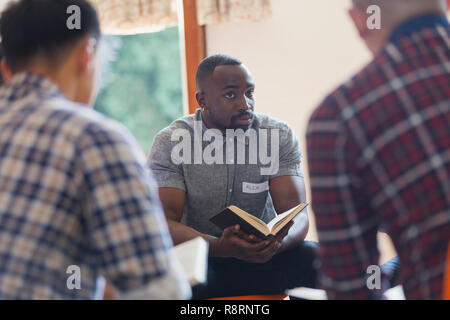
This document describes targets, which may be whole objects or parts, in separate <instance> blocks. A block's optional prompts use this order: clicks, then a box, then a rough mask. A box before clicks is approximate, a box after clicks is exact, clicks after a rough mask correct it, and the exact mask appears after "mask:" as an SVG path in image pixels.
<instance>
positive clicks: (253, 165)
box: [149, 109, 303, 236]
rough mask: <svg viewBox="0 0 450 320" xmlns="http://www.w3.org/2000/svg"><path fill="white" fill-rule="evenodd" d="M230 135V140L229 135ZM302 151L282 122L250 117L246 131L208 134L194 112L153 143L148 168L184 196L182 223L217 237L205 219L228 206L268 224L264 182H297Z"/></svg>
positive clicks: (270, 213)
mask: <svg viewBox="0 0 450 320" xmlns="http://www.w3.org/2000/svg"><path fill="white" fill-rule="evenodd" d="M233 133H234V135H233ZM301 156H302V154H301V151H300V147H299V143H298V140H297V138H296V136H295V134H294V132H293V131H292V129H291V128H290V127H289V125H288V124H286V123H285V122H282V121H279V120H276V119H274V118H271V117H269V116H267V115H263V114H258V113H255V120H254V121H253V124H252V126H251V128H250V129H249V130H247V131H246V132H245V133H244V132H243V131H242V130H241V131H236V132H233V131H232V130H229V131H227V135H226V136H223V135H222V134H220V133H219V131H217V130H208V129H207V128H206V126H205V125H204V123H203V121H202V118H201V111H200V109H198V110H197V111H196V112H195V114H192V115H188V116H185V117H182V118H180V119H178V120H176V121H174V122H173V123H172V124H171V125H170V126H169V127H167V128H165V129H163V130H162V131H161V132H159V133H158V135H157V136H156V137H155V140H154V142H153V145H152V149H151V152H150V157H149V165H150V168H151V169H152V171H153V174H154V177H155V179H156V181H157V182H158V185H159V187H161V188H177V189H181V190H184V191H185V192H186V202H185V207H184V212H183V217H182V220H181V222H182V223H184V224H186V225H188V226H190V227H192V228H194V229H196V230H197V231H199V232H202V233H206V234H210V235H213V236H220V234H221V232H222V230H220V229H219V228H217V227H216V226H215V225H213V224H212V223H211V222H210V221H209V219H210V218H211V217H213V216H214V215H215V214H217V213H219V212H220V211H221V210H223V209H224V208H226V207H227V206H230V205H235V206H238V207H239V208H241V209H243V210H245V211H247V212H249V213H251V214H253V215H255V216H256V217H258V218H260V219H262V220H263V221H265V222H268V221H270V220H272V219H273V218H274V217H275V216H276V213H275V209H274V206H273V203H272V198H271V197H270V193H269V181H270V179H272V178H275V177H279V176H299V177H303V175H302V172H301Z"/></svg>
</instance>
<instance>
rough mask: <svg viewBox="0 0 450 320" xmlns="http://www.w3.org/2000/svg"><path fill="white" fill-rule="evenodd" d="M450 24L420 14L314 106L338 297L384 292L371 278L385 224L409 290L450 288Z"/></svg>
mask: <svg viewBox="0 0 450 320" xmlns="http://www.w3.org/2000/svg"><path fill="white" fill-rule="evenodd" d="M449 35H450V27H449V24H448V22H447V20H446V19H445V18H443V17H435V16H433V17H431V16H427V17H420V18H416V19H414V20H411V21H408V22H407V23H406V24H405V25H403V26H402V27H401V28H399V29H397V30H396V32H395V33H394V34H393V36H392V37H391V39H390V41H389V42H388V44H387V45H386V46H385V47H384V50H383V51H382V53H381V54H379V55H378V56H377V57H376V58H375V60H374V61H373V62H372V63H370V64H369V65H368V66H367V67H366V68H364V69H363V70H362V71H361V72H359V73H358V74H357V75H356V76H354V77H353V78H352V79H351V80H350V81H349V82H347V83H345V84H344V85H342V86H340V87H339V88H338V89H337V90H335V91H334V92H333V93H332V94H331V95H329V96H328V97H327V98H326V99H325V101H324V102H323V103H322V104H321V105H320V106H319V108H318V109H317V110H315V112H314V113H313V115H312V117H311V119H310V123H309V126H308V132H307V147H308V164H309V170H310V176H311V188H312V204H313V210H314V212H315V216H316V223H317V228H318V235H319V241H320V255H321V259H322V270H321V271H322V272H321V273H322V276H321V284H322V287H323V288H325V289H326V290H327V292H328V296H329V297H330V298H332V299H333V298H335V299H336V298H337V299H354V298H357V299H368V298H378V297H380V295H381V293H382V292H381V291H382V290H369V289H368V286H367V282H368V280H370V278H369V276H371V275H372V274H373V273H372V271H370V272H368V270H367V268H368V267H369V266H370V265H377V264H378V259H379V253H378V250H377V231H378V230H382V231H384V232H387V233H388V234H389V235H390V236H391V238H392V240H393V242H394V244H395V246H396V248H397V251H398V253H399V258H400V261H401V265H402V276H401V281H402V284H403V288H404V291H405V295H406V297H407V298H408V299H439V298H441V297H442V284H443V272H444V264H445V253H446V249H447V245H448V243H449V242H448V240H449V239H450V36H449Z"/></svg>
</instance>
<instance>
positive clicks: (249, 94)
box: [247, 89, 255, 98]
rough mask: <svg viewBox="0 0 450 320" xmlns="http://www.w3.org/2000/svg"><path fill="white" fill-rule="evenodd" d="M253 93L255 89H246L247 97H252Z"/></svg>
mask: <svg viewBox="0 0 450 320" xmlns="http://www.w3.org/2000/svg"><path fill="white" fill-rule="evenodd" d="M254 94H255V90H253V89H252V90H248V91H247V97H250V98H251V97H253V95H254Z"/></svg>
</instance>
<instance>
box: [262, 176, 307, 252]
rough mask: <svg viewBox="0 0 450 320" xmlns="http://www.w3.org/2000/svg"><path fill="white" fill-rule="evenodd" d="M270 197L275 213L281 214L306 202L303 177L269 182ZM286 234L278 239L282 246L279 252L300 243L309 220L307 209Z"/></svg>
mask: <svg viewBox="0 0 450 320" xmlns="http://www.w3.org/2000/svg"><path fill="white" fill-rule="evenodd" d="M269 191H270V196H271V197H272V201H273V205H274V207H275V211H276V212H277V213H278V214H280V213H283V212H285V211H287V210H289V209H291V208H293V207H295V206H296V205H298V204H299V203H302V202H306V193H305V183H304V181H303V177H298V176H281V177H276V178H274V179H272V180H270V184H269ZM293 221H294V224H293V225H292V226H291V227H290V229H289V232H288V234H287V235H286V236H285V237H284V238H282V239H280V240H281V241H282V242H281V244H282V246H281V249H280V251H283V250H286V249H289V248H292V247H293V246H295V245H297V244H299V243H300V242H302V241H303V240H304V239H305V237H306V234H307V233H308V228H309V220H308V213H307V209H305V210H303V212H301V213H300V214H299V215H297V216H296V217H295V218H294V219H293Z"/></svg>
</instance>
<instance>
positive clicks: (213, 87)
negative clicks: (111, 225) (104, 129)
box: [149, 55, 316, 298]
mask: <svg viewBox="0 0 450 320" xmlns="http://www.w3.org/2000/svg"><path fill="white" fill-rule="evenodd" d="M197 89H198V92H197V101H198V104H199V106H200V107H201V108H200V109H198V110H197V111H196V112H195V114H193V115H189V116H185V117H183V118H181V119H179V120H177V121H175V122H174V123H172V124H171V125H170V126H169V127H167V128H165V129H164V130H162V131H161V132H160V133H159V134H158V135H157V137H156V138H155V141H154V143H153V146H152V150H151V154H150V158H149V165H150V167H151V169H152V171H153V173H154V176H155V178H156V180H157V182H158V184H159V188H160V189H159V194H160V199H161V202H162V204H163V207H164V210H165V213H166V216H167V219H168V222H169V223H168V224H169V228H170V232H171V235H172V238H173V240H174V242H175V243H176V244H177V243H181V242H184V241H187V240H190V239H193V238H195V237H197V236H201V237H203V238H204V239H205V240H207V241H208V243H209V247H210V251H209V252H210V258H209V261H208V262H209V269H208V284H207V285H206V286H204V287H196V288H194V298H209V297H219V296H236V295H248V294H277V293H283V292H284V290H285V289H288V288H293V287H298V286H309V287H314V286H315V278H316V274H315V270H314V268H313V261H314V257H315V255H314V249H313V248H311V246H309V245H307V244H305V243H304V238H305V236H306V233H307V232H308V217H307V212H306V210H303V211H302V212H301V213H300V214H298V215H297V216H296V217H295V218H294V219H293V220H292V221H290V222H289V223H288V224H287V225H286V226H285V227H284V228H282V230H281V231H279V232H278V233H277V234H276V235H274V236H272V237H269V238H268V239H262V238H260V237H257V236H255V235H253V234H248V233H245V232H243V231H242V230H241V228H240V227H239V225H232V226H230V227H227V228H225V230H222V229H221V228H218V227H217V226H216V225H215V224H214V223H212V222H211V221H210V219H211V218H213V217H214V216H215V215H217V214H218V213H219V212H222V211H223V210H224V209H225V208H227V207H229V206H231V205H234V206H235V207H238V208H239V209H242V210H244V211H246V212H248V213H251V214H252V215H254V216H256V217H257V218H259V219H260V220H262V221H264V222H265V223H267V222H269V221H271V220H273V219H274V218H275V217H276V216H277V213H283V212H285V211H287V210H289V209H291V208H293V207H295V206H297V205H299V204H300V203H304V202H305V201H306V199H305V186H304V181H303V175H302V172H301V168H300V164H301V151H300V148H299V144H298V141H297V139H296V137H295V135H294V133H293V131H292V129H291V128H290V127H289V126H288V125H287V124H286V123H284V122H281V121H278V120H276V119H273V118H271V117H269V116H267V115H263V114H258V113H255V112H254V106H255V100H254V90H255V83H254V80H253V77H252V75H251V73H250V72H249V70H248V69H247V68H246V67H245V66H244V65H243V64H242V62H241V61H239V60H238V59H235V58H233V57H230V56H226V55H214V56H210V57H208V58H206V59H205V60H203V61H202V62H201V63H200V65H199V67H198V70H197Z"/></svg>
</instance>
